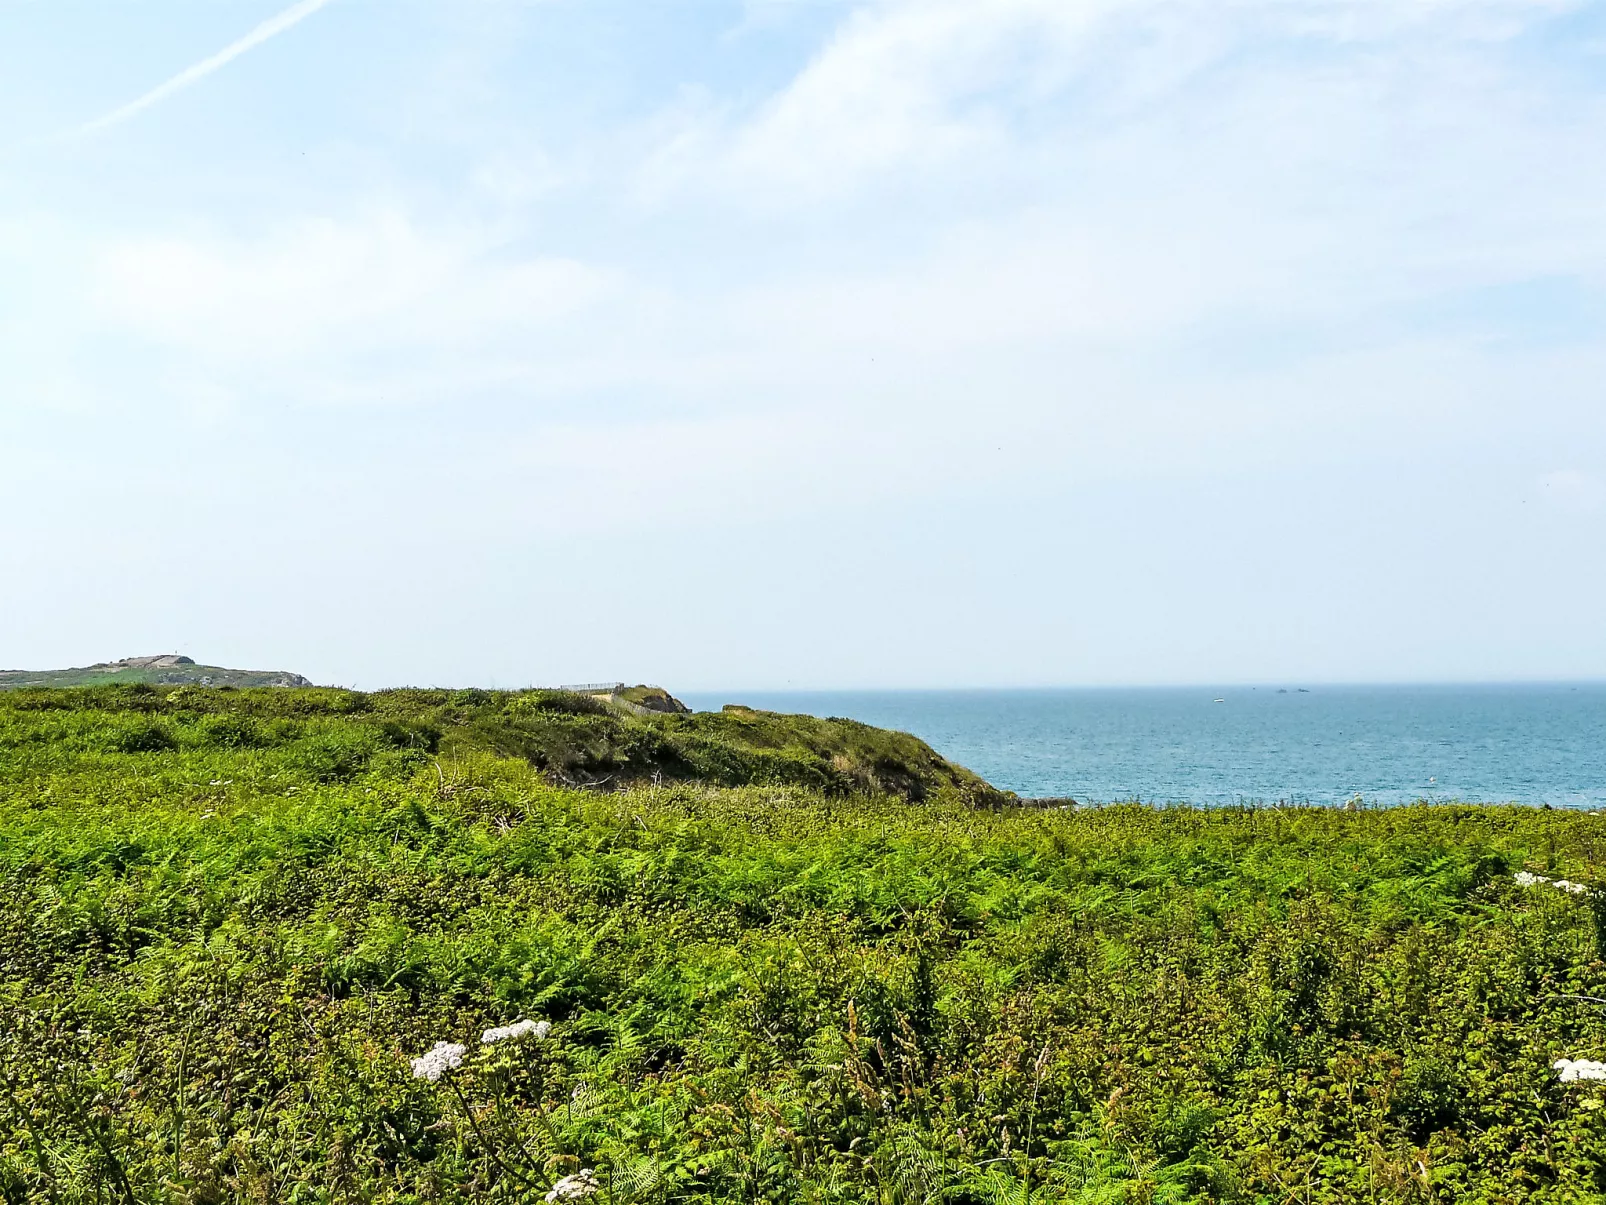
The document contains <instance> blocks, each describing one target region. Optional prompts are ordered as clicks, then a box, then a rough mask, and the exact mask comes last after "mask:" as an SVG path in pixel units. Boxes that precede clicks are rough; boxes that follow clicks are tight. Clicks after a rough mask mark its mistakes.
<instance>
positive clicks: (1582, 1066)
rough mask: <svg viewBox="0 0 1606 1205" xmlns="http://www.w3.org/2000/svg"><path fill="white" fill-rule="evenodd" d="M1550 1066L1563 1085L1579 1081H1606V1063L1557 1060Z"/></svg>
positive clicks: (1588, 1060)
mask: <svg viewBox="0 0 1606 1205" xmlns="http://www.w3.org/2000/svg"><path fill="white" fill-rule="evenodd" d="M1551 1066H1552V1067H1554V1068H1555V1069H1556V1075H1557V1077H1558V1078H1559V1079H1560V1080H1561V1082H1562V1083H1564V1084H1570V1083H1573V1082H1575V1081H1576V1080H1581V1079H1606V1063H1597V1062H1595V1061H1594V1060H1593V1059H1557V1060H1556V1061H1555V1062H1554V1063H1552V1064H1551Z"/></svg>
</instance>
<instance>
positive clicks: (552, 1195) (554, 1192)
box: [546, 1167, 601, 1205]
mask: <svg viewBox="0 0 1606 1205" xmlns="http://www.w3.org/2000/svg"><path fill="white" fill-rule="evenodd" d="M599 1187H601V1186H600V1185H599V1184H598V1183H597V1177H596V1175H595V1173H594V1172H593V1171H592V1170H591V1168H589V1167H582V1168H581V1169H580V1170H579V1171H577V1172H575V1173H574V1175H572V1176H564V1177H563V1179H561V1180H559V1181H558V1182H557V1183H556V1184H554V1185H553V1186H552V1188H551V1190H550V1191H548V1193H547V1195H546V1199H547V1202H548V1205H551V1202H553V1201H578V1200H579V1199H580V1198H581V1197H589V1196H590V1195H591V1194H592V1193H594V1192H596V1191H597V1189H598V1188H599Z"/></svg>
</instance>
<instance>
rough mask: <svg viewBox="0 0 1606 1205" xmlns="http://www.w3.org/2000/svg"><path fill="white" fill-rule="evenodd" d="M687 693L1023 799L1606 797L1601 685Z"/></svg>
mask: <svg viewBox="0 0 1606 1205" xmlns="http://www.w3.org/2000/svg"><path fill="white" fill-rule="evenodd" d="M685 701H686V702H687V704H688V705H690V706H691V707H693V708H696V709H697V710H716V709H718V708H719V707H720V706H721V705H723V704H725V703H743V704H746V705H747V706H750V707H759V708H764V709H767V710H772V711H786V712H800V713H803V714H807V715H817V716H846V717H850V718H852V719H856V720H863V721H864V722H865V723H867V724H875V725H877V726H879V727H885V728H897V729H901V730H903V731H905V732H912V733H914V734H915V735H916V736H919V737H921V738H923V739H924V740H926V741H927V742H929V743H930V744H931V745H932V746H933V747H934V748H936V749H937V751H938V752H940V753H942V754H943V755H944V756H946V757H948V758H950V759H951V760H953V761H956V762H958V763H960V764H961V765H964V766H969V767H970V768H971V769H972V770H974V771H976V772H977V773H978V774H980V775H981V776H982V777H983V778H985V779H987V780H988V781H989V782H991V783H993V784H994V785H995V786H999V787H1003V788H1005V789H1008V790H1011V791H1015V792H1018V793H1019V794H1021V795H1023V796H1028V797H1033V798H1043V797H1050V796H1059V797H1064V796H1069V797H1071V798H1074V799H1076V800H1078V801H1082V802H1100V803H1109V802H1114V801H1118V800H1141V801H1143V802H1145V803H1191V804H1196V805H1222V804H1234V803H1277V802H1289V803H1314V804H1334V803H1341V802H1343V801H1345V800H1347V799H1350V798H1352V797H1353V796H1355V795H1360V796H1361V797H1362V798H1363V799H1364V800H1365V801H1366V802H1367V803H1369V804H1397V803H1410V802H1413V801H1415V800H1418V799H1428V800H1436V801H1447V800H1467V801H1477V802H1487V803H1510V802H1515V803H1525V804H1533V805H1539V804H1550V805H1551V806H1553V807H1573V808H1599V807H1606V684H1590V685H1576V686H1575V685H1544V686H1542V685H1521V686H1326V687H1323V686H1312V687H1309V688H1308V689H1300V688H1298V687H1292V686H1291V687H1286V688H1278V687H1274V686H1270V687H1268V686H1260V687H1233V688H1229V689H1225V690H1211V689H1208V688H1192V687H1188V688H1163V689H1162V688H1153V689H1120V690H1116V689H1101V690H1094V689H1090V690H963V691H887V692H878V691H862V692H861V691H847V692H788V693H774V692H763V691H733V692H724V693H700V694H692V695H687V696H685Z"/></svg>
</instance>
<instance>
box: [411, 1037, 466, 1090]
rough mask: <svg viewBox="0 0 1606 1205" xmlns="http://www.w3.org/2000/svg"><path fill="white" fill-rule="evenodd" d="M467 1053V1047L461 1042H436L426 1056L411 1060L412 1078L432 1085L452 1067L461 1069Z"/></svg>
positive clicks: (422, 1055)
mask: <svg viewBox="0 0 1606 1205" xmlns="http://www.w3.org/2000/svg"><path fill="white" fill-rule="evenodd" d="M467 1053H468V1047H467V1046H464V1045H463V1044H462V1043H461V1042H436V1043H435V1045H433V1046H432V1047H430V1049H429V1052H428V1053H427V1054H421V1055H419V1056H418V1057H417V1058H416V1059H414V1060H413V1078H414V1079H427V1080H429V1081H430V1083H434V1082H435V1081H436V1080H438V1079H440V1077H441V1076H443V1075H445V1074H446V1073H447V1072H448V1071H450V1070H451V1069H452V1068H453V1067H461V1066H462V1065H463V1056H464V1055H465V1054H467Z"/></svg>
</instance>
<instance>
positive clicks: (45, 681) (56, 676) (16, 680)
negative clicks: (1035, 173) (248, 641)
mask: <svg viewBox="0 0 1606 1205" xmlns="http://www.w3.org/2000/svg"><path fill="white" fill-rule="evenodd" d="M135 684H143V685H146V686H236V687H244V686H311V685H312V683H310V682H308V681H307V680H306V679H305V678H303V677H302V676H301V675H300V674H292V673H289V672H288V671H286V670H277V669H227V668H225V667H223V666H221V665H197V664H196V663H195V661H194V660H193V659H192V658H189V657H185V656H181V655H180V654H178V653H167V654H163V655H158V656H155V657H124V658H123V659H122V660H120V661H100V662H97V663H96V664H94V665H85V666H80V667H78V668H76V669H44V670H27V669H0V690H16V689H19V688H23V687H30V686H56V687H64V686H132V685H135Z"/></svg>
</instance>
